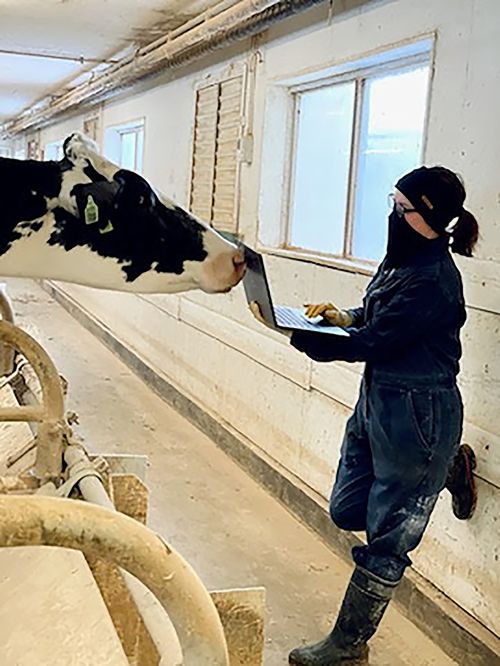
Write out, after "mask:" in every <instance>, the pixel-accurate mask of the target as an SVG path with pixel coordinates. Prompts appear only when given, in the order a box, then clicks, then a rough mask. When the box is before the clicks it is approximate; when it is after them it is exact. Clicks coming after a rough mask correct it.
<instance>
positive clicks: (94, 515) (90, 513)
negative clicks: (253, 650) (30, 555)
mask: <svg viewBox="0 0 500 666" xmlns="http://www.w3.org/2000/svg"><path fill="white" fill-rule="evenodd" d="M30 545H32V546H59V547H61V548H71V549H74V550H80V551H82V552H83V553H84V555H86V556H87V557H90V558H92V557H98V558H101V559H104V560H107V561H108V562H112V563H114V564H116V565H117V566H119V567H121V568H122V569H125V570H126V571H128V572H129V573H131V574H132V575H134V576H136V577H137V578H138V579H139V580H140V581H142V583H144V585H146V587H148V588H149V589H150V590H151V592H153V594H154V595H155V596H156V597H157V599H158V600H159V601H160V602H161V604H162V606H163V607H164V608H165V610H166V611H167V613H168V615H169V617H170V618H171V620H172V622H173V624H174V626H175V629H176V632H177V635H178V636H179V639H180V642H181V646H182V650H183V654H184V664H185V666H201V664H203V666H229V658H228V652H227V646H226V640H225V637H224V631H223V628H222V624H221V621H220V618H219V615H218V613H217V610H216V608H215V606H214V603H213V601H212V599H211V597H210V595H209V593H208V592H207V590H206V589H205V587H204V586H203V584H202V582H201V581H200V579H199V578H198V576H197V575H196V573H195V572H194V571H193V569H192V568H191V566H190V565H189V564H188V563H187V562H186V561H185V560H184V559H183V558H182V557H181V556H180V555H179V554H178V553H177V552H175V550H173V548H171V546H170V545H168V544H167V543H166V542H165V541H163V540H162V539H161V538H160V537H159V536H158V535H157V534H155V533H154V532H152V531H151V530H150V529H148V528H147V527H145V526H144V525H142V524H141V523H139V522H138V521H136V520H133V519H132V518H129V517H128V516H125V515H123V514H121V513H118V512H113V511H110V510H109V509H105V508H103V507H100V506H96V505H95V504H89V503H87V502H81V501H79V500H73V499H72V500H68V499H59V498H53V497H44V496H40V495H38V496H36V497H32V496H10V497H5V496H4V497H0V546H7V547H13V546H30Z"/></svg>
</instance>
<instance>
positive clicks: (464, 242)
mask: <svg viewBox="0 0 500 666" xmlns="http://www.w3.org/2000/svg"><path fill="white" fill-rule="evenodd" d="M451 238H452V241H451V251H452V252H455V253H456V254H461V255H463V256H464V257H472V250H473V249H474V246H475V245H476V243H477V241H478V238H479V225H478V223H477V220H476V218H475V217H474V215H473V214H472V213H469V211H468V210H465V209H462V212H461V213H460V215H459V216H458V220H457V221H456V223H455V225H454V227H453V229H452V230H451Z"/></svg>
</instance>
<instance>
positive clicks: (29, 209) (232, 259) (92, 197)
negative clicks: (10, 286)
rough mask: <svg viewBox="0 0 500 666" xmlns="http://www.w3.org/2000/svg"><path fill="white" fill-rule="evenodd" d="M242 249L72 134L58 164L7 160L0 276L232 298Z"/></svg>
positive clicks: (2, 171) (0, 198) (1, 164)
mask: <svg viewBox="0 0 500 666" xmlns="http://www.w3.org/2000/svg"><path fill="white" fill-rule="evenodd" d="M244 272H245V261H244V254H243V252H242V251H241V250H240V249H238V248H237V247H235V246H234V245H233V244H232V243H230V242H228V241H227V240H225V239H224V238H222V236H220V235H219V234H218V233H217V232H216V231H215V230H214V229H212V228H210V227H208V226H207V225H206V224H204V223H202V222H200V221H199V220H197V219H195V218H194V217H193V216H192V215H190V214H189V213H187V212H186V211H184V210H182V208H179V207H178V206H176V205H175V204H174V203H173V202H172V201H169V200H168V199H166V198H165V197H163V196H162V195H160V194H157V193H155V192H154V191H153V189H152V188H151V187H150V186H149V184H148V183H147V182H146V181H145V180H144V179H143V178H141V176H139V175H138V174H136V173H133V172H131V171H126V170H124V169H121V168H120V167H118V166H116V165H115V164H113V163H112V162H110V161H108V160H107V159H105V158H104V157H102V156H101V155H99V154H98V152H97V150H96V148H95V145H94V144H93V142H91V141H89V140H88V139H87V138H86V137H85V136H83V135H81V134H72V135H71V136H69V137H68V138H67V139H66V141H65V143H64V158H63V159H62V160H61V161H60V162H37V161H33V160H14V159H8V158H0V275H2V276H21V277H33V278H48V279H54V280H61V281H65V282H73V283H77V284H82V285H88V286H92V287H99V288H105V289H114V290H120V291H130V292H140V293H173V292H179V291H187V290H190V289H202V290H203V291H205V292H207V293H218V292H227V291H229V290H230V289H231V288H232V287H234V286H236V285H237V284H238V283H239V282H240V280H241V279H242V277H243V275H244Z"/></svg>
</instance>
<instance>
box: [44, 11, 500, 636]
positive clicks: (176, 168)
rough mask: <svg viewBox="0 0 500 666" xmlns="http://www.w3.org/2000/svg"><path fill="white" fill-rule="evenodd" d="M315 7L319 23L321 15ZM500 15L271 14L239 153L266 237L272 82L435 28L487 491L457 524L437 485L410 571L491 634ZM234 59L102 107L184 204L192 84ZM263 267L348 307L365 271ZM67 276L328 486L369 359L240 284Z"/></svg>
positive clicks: (102, 312)
mask: <svg viewBox="0 0 500 666" xmlns="http://www.w3.org/2000/svg"><path fill="white" fill-rule="evenodd" d="M311 16H315V17H317V19H318V20H317V21H311V18H310V17H311ZM499 25H500V3H499V2H498V0H441V1H440V2H435V1H434V0H420V2H418V3H417V2H414V0H393V1H389V2H380V3H371V5H370V8H366V9H364V10H361V11H359V12H352V13H349V14H345V15H342V16H340V17H338V18H335V19H334V20H333V21H332V22H331V24H329V23H328V21H327V18H326V9H324V8H322V9H321V11H319V10H318V11H317V12H316V13H314V14H310V15H309V16H306V17H303V18H301V19H300V20H298V21H297V20H296V19H294V20H293V21H292V22H288V23H286V24H283V25H280V26H278V27H276V28H275V29H274V30H272V31H271V32H270V33H268V34H267V35H266V38H265V41H263V42H262V43H261V44H260V47H259V55H260V58H259V59H258V64H257V70H256V81H255V96H254V98H253V103H252V108H253V110H254V114H255V115H254V119H253V134H254V137H255V154H254V159H253V161H252V163H251V164H250V165H247V164H244V165H242V173H241V184H240V187H241V195H240V196H241V199H240V230H241V231H242V232H243V234H244V237H245V240H246V241H247V242H248V243H249V244H252V243H254V242H256V241H257V238H258V237H260V238H261V239H262V238H265V237H266V236H265V233H263V232H262V231H261V233H259V234H258V229H257V220H258V219H259V198H260V192H261V184H262V182H263V180H264V175H265V172H263V165H262V160H261V154H262V150H263V144H264V141H265V137H263V128H264V126H265V117H266V114H267V113H268V111H267V110H266V109H269V107H266V103H268V101H269V99H271V97H272V95H273V86H274V84H275V82H276V80H279V79H282V78H286V77H290V76H296V75H298V74H300V73H302V72H304V71H306V70H315V69H316V70H321V69H323V68H325V67H329V66H331V65H334V64H336V63H338V62H342V61H345V60H349V59H357V58H359V57H360V56H362V55H364V54H369V53H372V52H375V51H377V50H379V49H383V48H386V47H390V46H391V45H394V44H397V43H399V42H401V41H404V40H410V39H414V38H415V37H417V36H419V35H429V34H432V33H435V34H436V42H435V74H434V79H433V82H432V93H431V104H430V116H429V125H428V135H427V145H426V154H425V161H426V163H436V162H437V163H442V164H445V165H447V166H449V167H450V168H452V169H454V170H456V171H459V172H460V173H461V174H462V175H463V176H464V178H465V182H466V184H467V189H468V192H469V197H468V206H469V208H470V209H471V210H473V211H474V212H475V213H476V214H477V216H478V218H479V220H480V224H481V235H482V242H481V245H480V248H479V251H478V253H477V254H478V256H477V258H474V259H468V260H463V261H460V262H459V265H460V268H461V269H462V271H463V275H464V280H465V285H466V296H467V303H468V322H467V325H466V328H465V331H464V333H463V342H464V360H463V364H462V373H461V376H460V384H461V387H462V390H463V394H464V399H465V406H466V428H465V437H464V440H465V441H467V442H469V443H470V444H472V445H473V447H474V448H475V450H476V452H477V454H478V458H479V466H478V470H477V474H478V487H479V504H478V509H477V513H476V515H475V517H474V518H473V520H471V521H469V522H466V523H460V522H458V521H457V520H455V519H454V518H453V516H452V514H451V510H450V507H449V504H450V501H449V496H448V495H447V494H443V497H442V498H441V500H440V502H439V504H438V508H437V510H436V513H435V516H434V518H433V521H432V525H431V526H430V528H429V530H428V533H427V535H426V537H425V540H424V543H423V544H422V546H421V547H420V548H419V550H418V552H417V554H416V555H415V568H416V569H417V570H418V571H419V572H420V573H422V574H423V575H424V576H425V577H427V578H428V579H429V580H430V581H432V582H433V583H434V584H435V585H436V586H437V587H438V588H440V589H441V590H443V591H444V592H445V593H446V594H447V595H448V596H450V597H451V598H452V599H454V600H455V601H456V602H457V603H458V604H460V606H462V607H463V608H465V609H466V610H468V611H469V612H470V613H471V614H472V615H474V616H475V617H476V618H478V619H479V620H480V621H482V622H483V623H484V624H485V625H486V626H488V627H489V628H491V629H492V630H493V631H495V632H496V633H497V634H500V616H499V614H498V599H499V598H500V579H499V578H500V575H499V572H500V565H499V561H498V559H499V548H500V546H499V544H500V519H499V518H498V515H497V513H498V512H497V511H495V502H496V503H497V506H498V501H499V499H500V491H499V489H500V435H499V432H500V431H499V427H498V426H499V418H498V404H499V400H500V357H499V355H498V349H499V342H500V263H499V261H500V193H499V185H498V155H499V154H500V133H499V132H498V110H499V109H500V64H499V63H500V58H499V55H500V53H499V50H500V47H499V40H498V26H499ZM233 56H234V60H236V61H240V60H241V59H245V58H247V57H249V56H250V52H249V51H248V52H240V53H239V54H238V53H236V52H235V51H234V47H233V50H232V51H231V57H233ZM222 57H223V58H225V57H226V54H225V53H224V54H223V55H222ZM219 58H220V56H219ZM227 62H229V60H228V61H227ZM227 62H226V63H221V62H218V63H214V62H212V64H210V65H207V64H206V63H205V64H203V67H204V69H203V70H201V69H200V70H198V71H196V68H193V67H191V68H190V70H189V71H186V72H179V73H178V74H177V78H176V79H175V80H171V81H170V82H168V83H163V84H161V85H160V84H159V85H156V86H155V87H154V88H152V89H149V90H145V91H142V92H140V93H137V94H131V95H130V96H129V97H128V98H127V99H124V100H121V101H115V102H110V103H107V104H105V105H104V108H103V110H102V124H103V127H107V126H110V125H113V124H118V123H123V122H127V121H129V120H133V119H135V118H138V117H145V122H146V129H145V151H144V175H145V176H146V178H148V179H150V180H151V181H152V182H153V183H154V184H155V185H156V186H157V187H159V188H160V189H162V190H164V191H165V193H166V194H168V195H169V196H171V197H172V198H174V199H176V200H177V201H178V202H179V203H180V204H181V205H187V201H188V190H189V173H190V155H191V143H192V133H193V115H194V89H195V86H196V84H197V83H199V82H200V80H202V79H203V78H204V77H206V76H207V75H209V74H210V73H211V72H214V73H215V72H216V71H217V70H218V69H219V68H220V67H221V66H223V65H224V64H227ZM81 123H82V118H80V117H77V118H73V119H70V120H68V121H65V122H64V123H62V124H58V125H54V126H52V127H50V128H48V129H47V130H44V131H43V132H42V144H43V143H46V142H48V141H53V140H56V139H59V138H62V137H63V136H65V135H66V134H67V133H68V132H69V131H71V130H73V129H75V128H80V127H81ZM383 195H385V193H383ZM276 196H278V197H279V196H281V194H280V192H277V193H276ZM267 264H268V266H269V272H270V278H271V284H272V287H273V291H274V295H275V298H276V300H277V301H280V300H285V301H286V302H287V303H290V304H297V305H300V304H302V303H303V302H305V301H306V300H309V301H312V302H314V301H319V300H322V299H324V298H328V299H333V300H334V301H335V302H337V303H338V304H339V305H341V306H347V305H356V304H358V303H359V302H360V299H361V296H362V293H363V289H364V287H365V285H366V282H367V280H368V277H367V275H365V274H363V273H362V272H359V271H358V270H356V267H352V269H349V267H348V268H345V267H344V268H343V269H342V270H340V269H336V268H335V267H332V266H325V265H321V264H318V263H316V264H315V263H310V262H302V261H297V260H295V259H294V258H292V257H289V256H288V257H287V256H279V255H278V254H272V255H271V254H270V255H269V256H268V257H267ZM64 288H65V290H66V292H67V293H68V294H69V295H70V296H72V297H73V298H75V299H77V300H78V301H79V302H80V303H81V305H82V306H83V307H84V308H86V309H87V310H88V311H90V312H91V313H92V314H93V315H94V316H96V317H97V318H99V319H100V320H101V321H103V322H104V323H105V324H106V325H107V326H108V327H109V328H110V329H111V330H112V331H113V332H114V333H115V334H116V336H118V337H119V338H120V339H121V340H123V341H126V343H127V344H128V345H129V346H130V347H132V348H133V349H134V350H136V351H137V352H138V353H139V354H140V355H141V356H142V357H143V358H145V359H146V360H147V361H148V362H149V363H150V364H152V365H153V366H154V367H155V368H156V369H157V370H158V371H159V372H161V373H164V374H165V375H166V376H167V377H168V378H169V380H170V381H171V382H173V383H174V384H176V385H177V386H178V387H179V388H180V389H181V390H182V391H184V392H185V393H186V394H188V395H189V396H190V397H192V398H194V399H195V400H196V401H197V402H198V403H200V404H201V405H203V407H204V408H206V409H207V410H208V411H209V412H211V413H212V414H215V415H217V416H218V418H220V419H221V420H223V421H225V422H227V423H229V424H230V425H231V427H232V428H233V429H234V430H235V431H237V432H238V433H240V434H241V435H242V437H244V438H245V439H246V440H248V441H250V442H252V443H253V445H255V446H256V447H257V448H258V449H260V450H262V451H263V452H265V454H266V455H267V456H269V457H270V458H271V459H274V460H275V461H276V462H277V463H278V464H280V465H282V466H284V467H285V468H286V469H287V470H289V471H290V472H292V473H293V474H295V475H296V476H297V477H299V478H300V479H301V480H302V481H303V482H305V483H306V484H308V485H309V486H310V487H312V488H313V489H315V490H316V491H317V492H319V493H320V494H321V495H323V496H324V497H327V496H328V493H329V490H330V486H331V482H332V477H333V474H334V471H335V466H336V461H337V457H338V453H339V448H340V442H341V436H342V430H343V427H344V424H345V421H346V418H347V417H348V415H349V413H350V410H351V408H352V406H353V404H354V401H355V399H356V394H357V387H358V384H359V373H360V371H361V367H359V366H352V365H348V364H344V363H334V364H329V365H318V364H315V363H312V362H309V361H308V360H307V359H306V358H305V357H303V356H301V355H299V354H298V353H296V352H294V351H293V350H292V349H290V348H289V347H288V346H287V341H286V339H284V338H282V337H281V336H280V335H278V334H275V333H273V332H270V331H268V330H267V329H265V328H263V327H262V326H259V325H258V324H256V323H255V322H254V320H253V319H252V317H251V316H250V315H249V313H248V311H247V308H246V304H245V299H244V295H243V290H242V289H241V288H240V289H237V290H236V291H235V292H234V293H232V294H231V295H229V296H210V297H209V296H205V295H203V294H199V293H190V294H186V295H184V296H157V297H141V296H131V295H123V294H111V293H106V292H99V291H92V290H89V289H84V288H80V287H74V286H67V287H64Z"/></svg>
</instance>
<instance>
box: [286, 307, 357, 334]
mask: <svg viewBox="0 0 500 666" xmlns="http://www.w3.org/2000/svg"><path fill="white" fill-rule="evenodd" d="M274 316H275V318H276V323H277V324H278V326H279V327H280V328H290V329H298V330H302V331H316V333H317V332H318V331H320V332H322V333H335V334H337V335H339V334H340V335H347V333H346V332H345V331H344V330H343V329H341V328H338V326H325V324H321V323H320V322H322V321H323V320H322V318H321V317H316V319H308V318H307V317H306V316H305V314H303V313H302V311H301V310H299V309H298V308H292V307H288V306H287V305H277V306H275V308H274Z"/></svg>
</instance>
